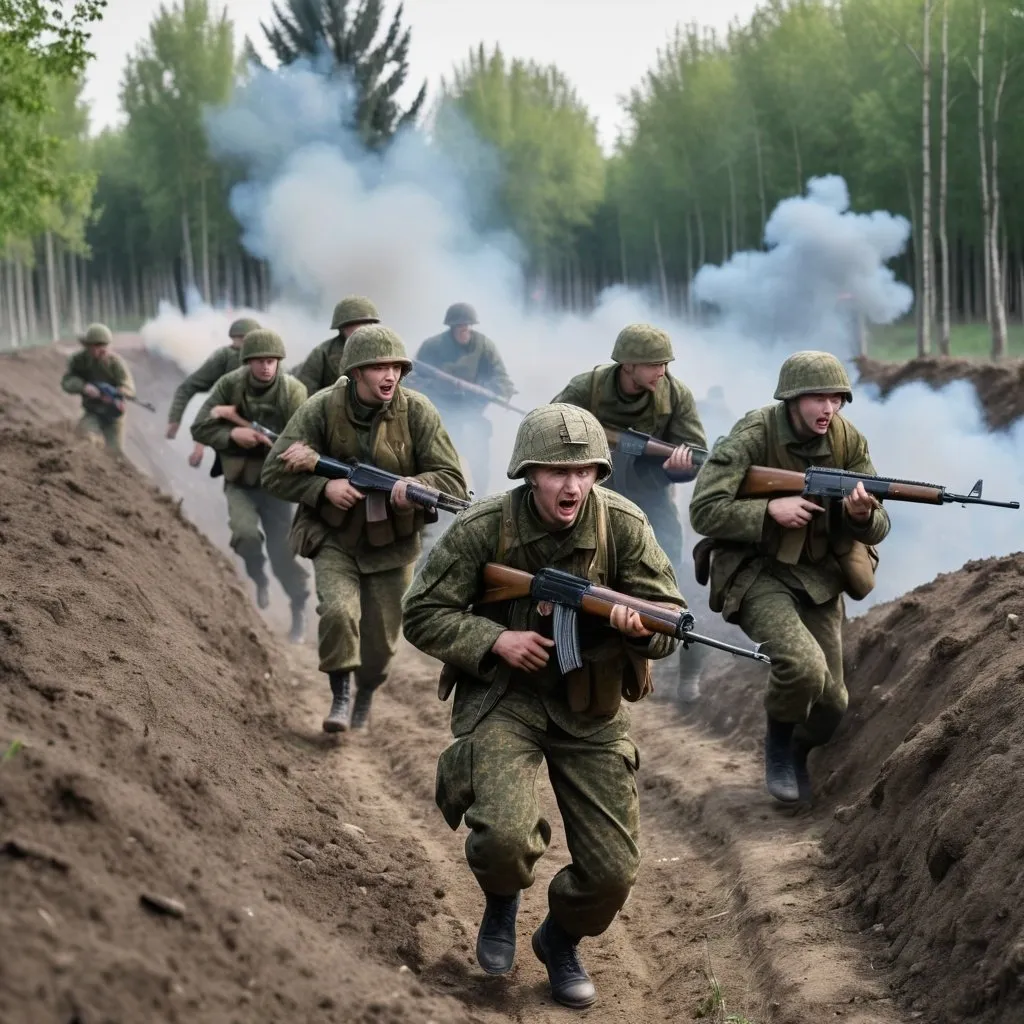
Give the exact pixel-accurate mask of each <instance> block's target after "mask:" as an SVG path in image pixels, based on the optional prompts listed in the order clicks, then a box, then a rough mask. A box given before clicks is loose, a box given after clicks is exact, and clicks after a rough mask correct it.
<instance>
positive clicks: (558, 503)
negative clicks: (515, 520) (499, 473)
mask: <svg viewBox="0 0 1024 1024" xmlns="http://www.w3.org/2000/svg"><path fill="white" fill-rule="evenodd" d="M595 483H597V466H535V467H534V468H533V469H531V470H530V486H531V487H532V488H533V502H534V505H535V506H536V509H537V515H539V516H540V519H541V522H542V523H544V524H545V525H546V526H551V527H555V528H556V529H560V530H562V529H565V528H566V527H567V526H572V524H573V523H574V522H576V517H577V516H578V515H579V514H580V509H581V508H583V505H584V503H585V502H586V500H587V495H588V494H590V492H591V491H592V490H593V488H594V484H595Z"/></svg>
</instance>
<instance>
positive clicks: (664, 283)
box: [654, 221, 668, 310]
mask: <svg viewBox="0 0 1024 1024" xmlns="http://www.w3.org/2000/svg"><path fill="white" fill-rule="evenodd" d="M654 255H655V257H656V259H657V262H658V287H659V289H660V290H661V307H662V309H664V310H667V309H668V278H666V276H665V260H664V259H663V257H662V253H661V226H660V225H659V224H658V222H657V221H655V222H654Z"/></svg>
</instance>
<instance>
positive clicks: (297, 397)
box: [287, 374, 309, 420]
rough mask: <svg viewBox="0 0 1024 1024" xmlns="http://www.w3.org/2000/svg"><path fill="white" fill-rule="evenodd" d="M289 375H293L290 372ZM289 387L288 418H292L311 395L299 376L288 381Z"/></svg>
mask: <svg viewBox="0 0 1024 1024" xmlns="http://www.w3.org/2000/svg"><path fill="white" fill-rule="evenodd" d="M289 377H291V375H290V374H289ZM287 387H288V419H289V420H290V419H291V418H292V417H293V416H294V415H295V414H296V413H297V412H298V411H299V406H300V405H302V403H303V402H305V401H306V399H307V398H308V397H309V392H308V391H307V390H306V385H305V384H303V383H302V381H301V380H299V379H298V378H297V377H291V379H290V380H288V382H287Z"/></svg>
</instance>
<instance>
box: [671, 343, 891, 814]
mask: <svg viewBox="0 0 1024 1024" xmlns="http://www.w3.org/2000/svg"><path fill="white" fill-rule="evenodd" d="M813 393H825V394H835V393H843V394H845V395H847V396H848V397H849V399H850V400H852V397H853V395H852V390H851V388H850V383H849V379H848V378H847V376H846V371H845V369H844V368H843V366H842V364H841V363H840V362H839V361H838V360H837V359H835V357H834V356H831V355H829V354H828V353H822V352H801V353H797V354H796V355H794V356H791V357H790V358H789V359H788V360H786V362H785V363H784V364H783V367H782V371H781V373H780V377H779V387H778V389H777V391H776V394H775V397H776V398H777V399H780V401H779V402H778V403H777V404H774V405H770V406H766V407H765V408H763V409H758V410H755V411H754V412H751V413H748V414H747V415H746V416H745V417H744V418H743V419H741V420H740V421H739V422H738V423H737V424H736V425H735V426H734V427H733V429H732V432H731V433H730V434H729V436H728V437H727V438H723V439H722V440H720V441H719V442H718V443H717V444H716V445H715V447H714V450H713V451H712V453H711V456H710V457H709V459H708V461H707V462H706V463H705V465H704V467H703V468H702V469H701V471H700V474H699V476H698V477H697V484H696V487H695V489H694V494H693V499H692V500H691V502H690V520H691V522H692V524H693V528H694V529H695V530H697V531H698V532H699V533H702V534H705V535H706V536H707V537H709V538H714V540H715V541H716V542H718V543H716V544H715V546H714V548H713V554H712V558H711V579H710V582H711V596H710V604H711V608H712V609H713V610H715V611H720V612H721V613H722V615H723V616H724V618H725V619H726V621H728V622H735V623H738V624H739V625H740V627H741V628H742V629H743V631H744V632H745V633H746V634H747V636H749V637H750V638H751V639H752V640H755V641H757V642H764V643H766V649H765V650H766V653H767V654H768V655H769V656H770V657H771V659H772V667H771V673H770V675H769V677H768V690H767V694H766V696H765V710H766V712H767V715H768V719H769V730H770V731H771V729H773V728H774V725H773V723H781V724H782V725H783V726H788V731H791V732H792V734H793V743H794V751H795V755H796V756H797V758H798V759H799V760H800V763H799V764H798V766H797V767H798V768H799V770H800V771H801V772H802V771H803V765H805V763H806V754H807V750H808V749H810V748H811V747H813V746H817V745H820V744H823V743H826V742H827V741H828V740H829V738H830V737H831V736H832V734H833V733H834V732H835V730H836V728H837V727H838V725H839V723H840V721H841V720H842V717H843V713H844V712H845V711H846V706H847V693H846V687H845V685H844V683H843V657H842V623H843V618H844V605H843V597H842V594H843V591H844V588H845V586H846V583H845V578H844V574H843V571H842V568H841V566H840V563H839V557H838V556H839V555H840V554H842V553H843V552H844V551H845V550H848V548H849V546H850V542H851V541H854V540H856V541H859V542H861V543H863V544H865V545H875V544H878V543H879V542H881V541H882V540H883V539H884V538H885V536H886V535H887V534H888V532H889V517H888V514H887V513H886V512H885V510H884V509H883V508H881V507H878V508H876V509H875V510H874V511H873V512H872V514H871V517H870V519H869V520H868V521H867V522H866V523H864V524H858V523H856V522H854V521H853V520H852V519H851V518H850V517H849V516H848V515H847V513H846V512H845V510H844V509H843V507H842V504H841V503H840V502H836V503H835V504H834V506H833V508H832V509H831V510H830V511H826V512H825V513H822V514H820V515H818V516H817V517H816V518H814V519H812V521H811V523H810V524H809V526H807V527H804V528H803V529H801V530H789V529H783V528H782V527H780V526H779V525H778V524H777V523H776V522H775V521H774V520H773V519H772V518H771V517H770V516H769V515H768V512H767V508H768V499H766V498H737V497H736V495H737V493H738V492H739V489H740V486H741V484H742V481H743V478H744V476H745V474H746V471H747V469H748V468H749V467H750V466H753V465H760V466H769V467H777V468H781V469H793V470H799V471H800V472H803V471H804V470H806V469H807V468H808V467H809V466H838V467H841V468H845V469H850V470H853V471H854V472H859V473H864V474H872V475H873V474H874V472H875V467H874V465H873V464H872V462H871V457H870V455H869V454H868V445H867V441H866V440H865V439H864V437H863V435H862V434H861V433H860V432H859V431H858V430H857V428H856V427H854V426H853V424H852V423H850V422H849V420H847V419H845V418H844V417H842V416H840V415H838V414H837V415H836V416H834V418H833V420H832V423H831V425H830V427H829V430H828V434H827V435H826V436H824V437H819V436H815V437H812V438H811V439H809V440H804V439H802V438H800V437H798V436H797V435H796V433H795V432H794V430H793V427H792V424H791V422H790V418H789V414H788V406H787V400H789V399H793V398H797V397H798V396H799V395H803V394H813ZM794 727H795V728H794ZM784 731H785V730H784ZM806 785H809V783H806ZM770 789H771V786H770ZM773 795H775V794H774V792H773ZM804 795H806V794H804ZM780 799H781V798H780ZM787 802H788V801H787Z"/></svg>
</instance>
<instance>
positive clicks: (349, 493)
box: [324, 480, 366, 508]
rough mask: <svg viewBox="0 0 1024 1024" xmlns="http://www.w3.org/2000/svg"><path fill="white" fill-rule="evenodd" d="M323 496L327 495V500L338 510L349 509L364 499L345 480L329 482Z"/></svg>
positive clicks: (359, 492)
mask: <svg viewBox="0 0 1024 1024" xmlns="http://www.w3.org/2000/svg"><path fill="white" fill-rule="evenodd" d="M324 494H326V495H327V500H328V501H329V502H330V503H331V504H332V505H337V507H338V508H351V507H352V506H353V505H354V504H355V503H356V502H357V501H362V500H363V498H365V497H366V495H365V494H364V493H363V492H362V491H360V490H357V489H356V488H355V487H353V486H352V485H351V484H350V483H349V482H348V481H347V480H331V481H329V482H328V484H327V486H326V487H325V488H324Z"/></svg>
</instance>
